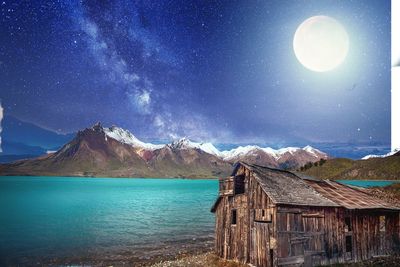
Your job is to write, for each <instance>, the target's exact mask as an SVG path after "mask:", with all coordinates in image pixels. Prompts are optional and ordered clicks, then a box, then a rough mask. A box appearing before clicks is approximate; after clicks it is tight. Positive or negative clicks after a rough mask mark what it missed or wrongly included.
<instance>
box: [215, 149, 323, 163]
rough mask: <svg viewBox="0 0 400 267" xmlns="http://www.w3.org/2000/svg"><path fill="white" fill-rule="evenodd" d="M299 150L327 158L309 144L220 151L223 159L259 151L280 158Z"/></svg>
mask: <svg viewBox="0 0 400 267" xmlns="http://www.w3.org/2000/svg"><path fill="white" fill-rule="evenodd" d="M299 152H306V153H308V154H309V155H310V156H312V157H315V158H318V159H320V158H327V157H328V155H327V154H325V153H323V152H321V151H319V150H318V149H316V148H313V147H311V146H306V147H304V148H299V147H286V148H281V149H276V150H275V149H273V148H270V147H265V148H263V147H259V146H239V147H237V148H234V149H232V150H230V151H223V152H220V154H221V155H222V157H223V159H224V160H228V161H231V160H240V158H243V157H246V156H251V155H257V154H259V153H265V154H266V155H268V156H270V157H272V158H274V159H276V160H280V159H281V158H282V157H283V156H285V155H286V156H288V155H296V154H298V153H299Z"/></svg>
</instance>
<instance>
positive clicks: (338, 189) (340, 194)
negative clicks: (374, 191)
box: [306, 180, 400, 210]
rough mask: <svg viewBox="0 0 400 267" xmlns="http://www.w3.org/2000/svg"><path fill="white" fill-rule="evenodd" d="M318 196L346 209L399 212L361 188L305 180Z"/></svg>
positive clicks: (329, 181) (328, 181) (324, 181)
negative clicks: (320, 195)
mask: <svg viewBox="0 0 400 267" xmlns="http://www.w3.org/2000/svg"><path fill="white" fill-rule="evenodd" d="M306 182H307V183H308V184H309V185H310V186H312V187H313V188H314V189H315V190H316V191H318V192H319V193H320V194H322V195H323V196H325V197H326V198H329V199H330V200H332V201H334V202H335V203H337V204H339V205H340V206H342V207H345V208H347V209H389V210H400V208H398V207H394V206H393V205H392V204H389V203H387V202H386V201H384V200H381V199H379V198H376V197H374V196H372V195H370V194H368V193H367V192H365V191H363V190H362V189H361V188H360V189H358V188H356V187H352V186H347V185H344V184H341V183H338V182H335V181H331V180H321V181H313V180H306Z"/></svg>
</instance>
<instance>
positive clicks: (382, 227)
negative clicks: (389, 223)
mask: <svg viewBox="0 0 400 267" xmlns="http://www.w3.org/2000/svg"><path fill="white" fill-rule="evenodd" d="M379 231H380V232H385V231H386V217H385V216H379Z"/></svg>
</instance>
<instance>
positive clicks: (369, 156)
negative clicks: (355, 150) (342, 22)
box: [361, 149, 400, 160]
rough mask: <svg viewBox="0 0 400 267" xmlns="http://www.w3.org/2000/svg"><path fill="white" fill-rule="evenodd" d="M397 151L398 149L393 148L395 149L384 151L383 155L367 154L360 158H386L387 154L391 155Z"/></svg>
mask: <svg viewBox="0 0 400 267" xmlns="http://www.w3.org/2000/svg"><path fill="white" fill-rule="evenodd" d="M399 151H400V150H399V149H395V150H393V151H390V152H389V153H386V154H384V155H367V156H365V157H363V158H361V159H364V160H365V159H372V158H386V157H389V156H393V155H394V154H396V153H397V152H399Z"/></svg>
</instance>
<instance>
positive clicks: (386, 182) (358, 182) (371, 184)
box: [336, 180, 400, 188]
mask: <svg viewBox="0 0 400 267" xmlns="http://www.w3.org/2000/svg"><path fill="white" fill-rule="evenodd" d="M336 181H337V182H339V183H342V184H347V185H354V186H360V187H367V188H368V187H374V186H388V185H391V184H394V183H398V182H400V181H391V180H336Z"/></svg>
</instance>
